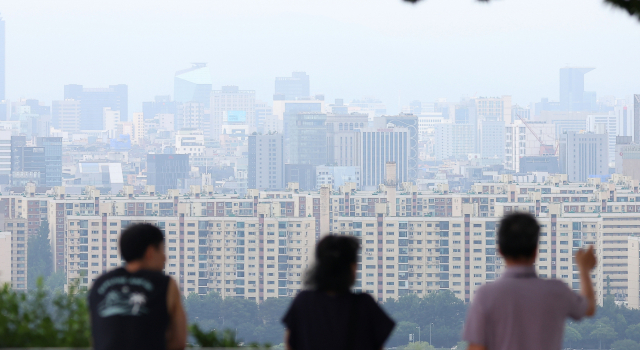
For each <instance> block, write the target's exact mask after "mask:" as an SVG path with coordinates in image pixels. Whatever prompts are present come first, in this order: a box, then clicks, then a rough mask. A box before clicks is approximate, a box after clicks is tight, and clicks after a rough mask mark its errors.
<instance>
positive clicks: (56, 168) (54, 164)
mask: <svg viewBox="0 0 640 350" xmlns="http://www.w3.org/2000/svg"><path fill="white" fill-rule="evenodd" d="M36 142H37V143H36V145H37V146H38V147H44V162H45V182H44V185H45V186H47V187H53V186H62V137H38V138H37V141H36Z"/></svg>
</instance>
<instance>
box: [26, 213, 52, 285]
mask: <svg viewBox="0 0 640 350" xmlns="http://www.w3.org/2000/svg"><path fill="white" fill-rule="evenodd" d="M52 267H53V255H52V253H51V243H50V242H49V222H48V221H47V220H43V221H42V222H41V223H40V228H39V229H38V233H36V234H35V235H33V236H30V237H29V240H28V243H27V288H28V289H35V288H36V287H37V286H36V283H37V280H38V278H40V277H43V278H47V277H49V276H50V275H51V273H52V272H53V269H52Z"/></svg>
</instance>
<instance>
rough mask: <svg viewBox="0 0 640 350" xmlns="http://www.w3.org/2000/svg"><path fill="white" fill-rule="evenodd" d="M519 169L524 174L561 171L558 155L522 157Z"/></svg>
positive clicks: (556, 172)
mask: <svg viewBox="0 0 640 350" xmlns="http://www.w3.org/2000/svg"><path fill="white" fill-rule="evenodd" d="M519 164H520V165H519V166H520V167H519V168H518V171H519V172H520V173H523V174H529V173H534V172H543V173H549V174H558V173H560V166H559V165H558V157H556V156H527V157H522V158H520V162H519Z"/></svg>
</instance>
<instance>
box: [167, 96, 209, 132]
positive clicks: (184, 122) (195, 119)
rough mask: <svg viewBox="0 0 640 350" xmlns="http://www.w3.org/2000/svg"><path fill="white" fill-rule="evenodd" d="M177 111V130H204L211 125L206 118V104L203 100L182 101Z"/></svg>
mask: <svg viewBox="0 0 640 350" xmlns="http://www.w3.org/2000/svg"><path fill="white" fill-rule="evenodd" d="M176 112H177V114H176V119H175V122H176V130H180V129H199V130H203V131H204V130H206V128H207V127H208V126H209V123H207V122H206V120H205V115H204V105H203V104H202V103H201V102H184V103H180V104H178V106H177V108H176Z"/></svg>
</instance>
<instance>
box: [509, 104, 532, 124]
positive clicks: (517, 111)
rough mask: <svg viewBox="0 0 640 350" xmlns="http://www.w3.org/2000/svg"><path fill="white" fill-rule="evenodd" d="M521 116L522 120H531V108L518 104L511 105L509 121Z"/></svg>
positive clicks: (518, 118)
mask: <svg viewBox="0 0 640 350" xmlns="http://www.w3.org/2000/svg"><path fill="white" fill-rule="evenodd" d="M521 118H522V119H524V120H531V109H530V108H529V107H522V106H520V105H513V106H511V121H512V122H514V121H516V120H520V119H521Z"/></svg>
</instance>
